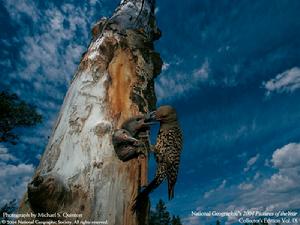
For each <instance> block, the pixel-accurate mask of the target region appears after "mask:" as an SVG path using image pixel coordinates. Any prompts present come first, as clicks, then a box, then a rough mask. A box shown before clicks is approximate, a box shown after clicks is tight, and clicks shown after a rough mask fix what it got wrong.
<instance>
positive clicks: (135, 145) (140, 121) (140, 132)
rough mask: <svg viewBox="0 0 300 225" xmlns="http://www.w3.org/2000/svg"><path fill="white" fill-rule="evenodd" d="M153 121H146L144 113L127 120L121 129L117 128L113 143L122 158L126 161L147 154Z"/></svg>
mask: <svg viewBox="0 0 300 225" xmlns="http://www.w3.org/2000/svg"><path fill="white" fill-rule="evenodd" d="M150 124H151V122H146V121H145V116H144V115H138V116H133V117H131V118H129V119H128V120H126V121H125V122H124V123H123V124H122V125H121V129H117V130H115V132H114V133H113V136H112V143H113V146H114V149H115V152H116V154H117V156H118V158H119V159H120V160H122V161H123V162H126V161H128V160H130V159H133V158H136V157H138V156H139V155H140V154H146V151H147V150H148V148H149V147H148V148H147V146H149V141H148V134H147V132H148V131H149V129H150V127H149V125H150Z"/></svg>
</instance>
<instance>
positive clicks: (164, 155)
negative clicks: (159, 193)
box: [132, 105, 183, 211]
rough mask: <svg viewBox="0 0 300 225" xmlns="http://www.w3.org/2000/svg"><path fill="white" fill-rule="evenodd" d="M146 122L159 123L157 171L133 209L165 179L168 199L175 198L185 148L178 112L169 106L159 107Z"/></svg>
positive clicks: (155, 150)
mask: <svg viewBox="0 0 300 225" xmlns="http://www.w3.org/2000/svg"><path fill="white" fill-rule="evenodd" d="M145 117H146V121H153V120H154V121H158V122H159V123H160V128H159V133H158V136H157V140H156V144H155V146H154V149H153V150H154V154H155V156H156V162H157V169H156V173H155V177H154V179H153V180H152V181H151V182H150V183H149V185H148V186H146V187H145V188H144V189H143V190H142V191H141V192H140V193H139V194H138V196H137V198H136V200H135V203H134V204H133V207H132V209H133V210H134V211H135V210H136V209H138V208H139V207H140V206H141V205H142V203H143V202H144V201H145V199H146V198H147V197H148V195H149V193H150V192H152V191H153V190H154V189H155V188H157V187H158V186H159V185H160V184H161V183H162V182H163V180H164V179H167V181H168V197H169V200H171V199H172V198H173V197H174V186H175V183H176V180H177V174H178V169H179V162H180V154H181V150H182V146H183V138H182V132H181V129H180V125H179V123H178V119H177V114H176V110H175V109H174V108H173V107H171V106H168V105H165V106H161V107H159V108H158V109H157V110H156V111H153V112H151V113H149V114H147V115H146V116H145Z"/></svg>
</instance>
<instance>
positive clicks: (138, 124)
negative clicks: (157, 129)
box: [121, 115, 152, 137]
mask: <svg viewBox="0 0 300 225" xmlns="http://www.w3.org/2000/svg"><path fill="white" fill-rule="evenodd" d="M145 120H146V118H145V116H144V115H138V116H133V117H131V118H129V119H128V120H126V121H125V122H124V123H123V124H122V126H121V128H122V129H125V130H127V131H129V133H130V134H131V135H132V136H134V137H136V135H137V134H138V133H139V132H143V131H147V130H149V129H150V125H151V124H152V123H151V122H147V121H145Z"/></svg>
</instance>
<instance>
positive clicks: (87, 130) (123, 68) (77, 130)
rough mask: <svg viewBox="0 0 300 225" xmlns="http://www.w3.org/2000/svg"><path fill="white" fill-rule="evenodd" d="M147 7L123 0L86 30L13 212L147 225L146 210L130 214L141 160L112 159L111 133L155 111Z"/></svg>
mask: <svg viewBox="0 0 300 225" xmlns="http://www.w3.org/2000/svg"><path fill="white" fill-rule="evenodd" d="M154 5H155V1H154V0H123V1H121V3H120V5H119V7H118V8H117V9H116V10H115V12H114V14H113V16H112V17H111V18H109V19H106V18H102V19H101V20H100V21H99V22H98V23H97V24H96V25H95V26H94V28H93V30H92V33H93V39H92V41H91V43H90V46H89V48H88V50H87V52H86V53H85V54H84V56H83V58H82V60H81V62H80V65H79V67H78V70H77V72H76V74H75V76H74V78H73V81H72V83H71V86H70V88H69V90H68V92H67V94H66V96H65V99H64V103H63V106H62V108H61V111H60V114H59V116H58V119H57V122H56V125H55V127H54V129H53V133H52V136H51V139H50V140H49V143H48V146H47V148H46V150H45V153H44V155H43V157H42V159H41V162H40V165H39V167H38V168H37V171H36V173H35V176H34V178H33V180H32V182H31V183H30V184H29V185H28V192H27V193H26V194H25V196H24V199H23V201H22V203H21V205H20V210H19V211H20V212H22V213H25V212H32V211H33V212H39V213H48V214H49V213H53V214H54V215H55V213H56V217H55V218H56V219H57V218H58V214H57V212H58V213H63V212H65V213H72V214H82V217H81V218H80V216H77V217H76V216H75V217H76V218H75V217H71V218H69V220H70V219H74V220H75V219H79V220H87V221H91V220H94V221H106V220H107V223H108V224H116V225H136V224H143V225H144V224H147V221H146V220H147V212H144V213H143V216H142V219H140V220H139V222H138V220H137V216H136V214H133V213H132V212H131V205H132V202H133V200H134V198H135V197H136V195H137V193H138V189H139V188H140V186H141V185H145V184H146V183H147V161H148V160H147V157H144V158H142V157H140V158H138V159H133V160H130V161H129V162H122V161H120V160H119V159H118V158H117V157H116V154H115V152H114V149H113V146H112V143H111V136H112V133H113V131H114V129H116V128H118V127H119V126H120V125H121V124H122V122H123V121H124V120H126V119H127V118H129V117H131V116H133V115H137V114H140V113H145V112H148V111H149V110H152V109H154V107H155V103H156V97H155V93H154V81H153V79H154V77H155V76H156V75H158V74H159V73H160V71H161V66H162V61H161V59H160V56H159V54H158V53H156V52H154V47H153V41H154V40H156V39H158V38H159V37H160V31H159V30H158V28H157V27H156V23H155V17H154ZM40 215H42V214H40ZM44 219H45V218H44ZM46 219H49V218H46ZM58 219H63V218H58ZM51 220H53V218H51Z"/></svg>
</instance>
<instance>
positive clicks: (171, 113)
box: [146, 105, 177, 124]
mask: <svg viewBox="0 0 300 225" xmlns="http://www.w3.org/2000/svg"><path fill="white" fill-rule="evenodd" d="M146 121H158V122H160V123H162V124H163V123H173V122H177V114H176V110H175V109H174V108H173V107H172V106H169V105H163V106H160V107H159V108H157V110H155V111H152V112H150V113H148V114H147V115H146Z"/></svg>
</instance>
